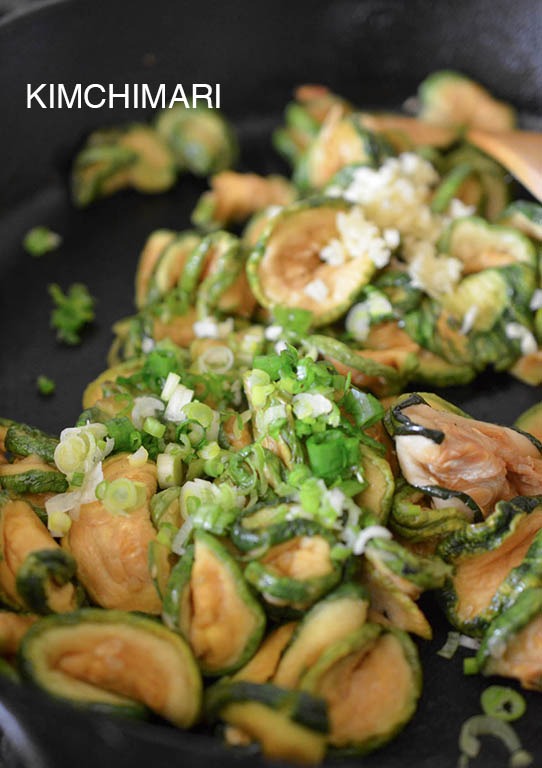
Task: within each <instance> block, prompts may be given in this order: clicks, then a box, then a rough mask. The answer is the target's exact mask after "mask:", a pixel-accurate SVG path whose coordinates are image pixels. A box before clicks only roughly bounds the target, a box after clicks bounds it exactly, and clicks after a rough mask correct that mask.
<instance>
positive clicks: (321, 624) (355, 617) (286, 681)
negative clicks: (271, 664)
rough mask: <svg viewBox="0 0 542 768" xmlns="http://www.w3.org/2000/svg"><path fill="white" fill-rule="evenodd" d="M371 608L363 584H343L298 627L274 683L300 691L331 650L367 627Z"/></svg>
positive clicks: (308, 614) (310, 612)
mask: <svg viewBox="0 0 542 768" xmlns="http://www.w3.org/2000/svg"><path fill="white" fill-rule="evenodd" d="M368 607H369V601H368V594H367V591H366V589H365V587H362V586H361V585H359V584H343V585H342V586H340V587H338V588H337V589H336V590H334V591H333V592H332V593H331V594H329V595H328V596H327V597H325V598H324V599H323V600H320V602H318V603H317V604H316V605H314V606H313V607H312V608H311V610H310V611H309V612H308V613H307V614H306V615H305V616H304V618H303V619H302V621H301V622H300V623H299V624H298V626H297V628H296V630H295V632H294V634H293V636H292V639H291V641H290V643H289V645H288V646H287V648H286V650H285V652H284V654H283V655H282V657H281V660H280V662H279V665H278V667H277V671H276V673H275V676H274V678H273V682H274V683H275V684H276V685H278V686H282V687H283V688H296V687H297V685H298V683H299V681H300V679H301V677H302V675H303V674H304V673H305V671H306V670H308V669H310V668H311V667H312V666H313V664H314V663H315V662H316V661H317V660H318V659H319V658H320V656H321V654H322V653H323V652H324V651H325V649H326V648H327V647H328V646H330V645H332V644H333V643H335V642H337V641H339V640H340V639H341V638H343V637H344V636H345V635H347V634H348V633H349V632H352V631H354V630H355V629H359V628H360V627H362V626H363V624H364V622H365V619H366V617H367V610H368Z"/></svg>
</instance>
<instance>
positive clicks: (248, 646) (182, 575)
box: [162, 530, 266, 677]
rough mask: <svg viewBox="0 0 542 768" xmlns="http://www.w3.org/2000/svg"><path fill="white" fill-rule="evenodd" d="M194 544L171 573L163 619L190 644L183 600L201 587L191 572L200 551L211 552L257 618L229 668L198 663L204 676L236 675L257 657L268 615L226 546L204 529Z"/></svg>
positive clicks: (196, 536) (187, 620) (187, 618)
mask: <svg viewBox="0 0 542 768" xmlns="http://www.w3.org/2000/svg"><path fill="white" fill-rule="evenodd" d="M194 541H195V544H194V545H191V546H189V547H188V548H187V550H186V552H185V554H184V555H183V556H182V558H181V559H180V560H179V562H178V563H177V564H176V565H175V567H174V568H173V569H172V571H171V575H170V578H169V580H168V583H167V587H166V593H165V595H164V600H163V614H162V617H163V619H164V622H165V623H166V625H167V626H168V627H170V628H171V629H173V630H175V631H176V632H179V633H180V634H182V635H183V636H184V637H185V639H186V640H187V642H190V617H189V616H188V617H185V616H183V613H182V606H183V601H184V600H185V599H189V592H187V591H189V590H193V589H197V586H198V585H197V584H196V583H194V582H193V580H192V571H193V568H194V565H195V563H196V559H197V557H198V550H199V551H201V552H205V551H207V553H210V555H211V557H212V558H213V560H214V562H215V564H219V566H220V571H221V575H222V578H223V579H224V581H225V583H227V582H228V581H229V582H230V584H233V586H234V588H235V592H236V594H237V596H238V598H239V599H240V601H241V602H242V603H243V605H244V607H245V609H246V610H247V611H248V612H249V613H250V614H251V615H252V617H253V619H254V629H253V631H252V632H251V634H250V635H249V636H247V637H246V638H245V643H244V645H243V647H242V648H241V650H240V652H239V654H238V656H237V657H236V658H235V660H234V661H232V662H231V663H230V664H229V665H228V666H226V667H221V668H215V667H214V666H211V665H209V664H208V663H206V662H205V661H204V660H199V661H198V663H199V665H200V668H201V670H202V672H203V674H204V675H208V676H212V677H219V676H222V675H227V674H230V673H231V672H235V671H236V670H237V669H239V668H240V667H242V666H243V665H244V664H246V662H247V661H248V660H249V659H250V658H251V657H252V656H253V655H254V653H255V652H256V650H257V649H258V646H259V645H260V642H261V639H262V637H263V634H264V632H265V625H266V616H265V613H264V611H263V608H262V607H261V605H260V603H259V602H258V600H257V599H256V597H255V596H254V594H253V593H252V590H251V588H250V586H249V585H248V583H247V581H246V580H245V578H244V575H243V573H242V571H241V569H240V567H239V565H238V564H237V562H236V561H235V558H234V557H233V555H231V554H230V552H229V551H228V550H227V549H226V547H225V546H224V545H223V544H221V543H220V542H219V541H218V539H216V538H215V537H214V536H212V535H211V534H209V533H206V532H204V531H201V530H197V531H196V533H195V535H194ZM196 655H197V654H196Z"/></svg>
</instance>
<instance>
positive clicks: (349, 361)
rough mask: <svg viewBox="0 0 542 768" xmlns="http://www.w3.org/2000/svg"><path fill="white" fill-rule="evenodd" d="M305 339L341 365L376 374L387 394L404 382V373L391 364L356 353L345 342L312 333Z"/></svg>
mask: <svg viewBox="0 0 542 768" xmlns="http://www.w3.org/2000/svg"><path fill="white" fill-rule="evenodd" d="M307 341H308V343H309V344H312V345H314V346H315V347H316V349H317V350H318V352H319V353H320V354H321V355H324V356H325V357H330V358H332V359H335V360H338V361H339V362H340V363H342V364H343V365H347V366H349V367H350V368H353V369H354V370H356V371H359V372H360V373H364V374H365V375H366V376H378V377H379V378H382V379H384V380H385V381H386V384H387V393H388V394H394V393H396V392H399V391H400V389H401V387H402V385H403V383H404V382H405V375H404V374H402V373H400V372H399V371H397V370H396V369H395V368H392V366H391V365H384V364H383V363H379V362H378V361H377V360H372V359H371V358H369V357H363V354H362V353H363V350H359V352H360V354H356V352H355V350H352V349H351V348H350V347H349V346H348V345H347V344H344V343H343V342H342V341H339V340H338V339H333V338H331V337H330V336H323V335H320V334H313V335H312V336H309V338H308V339H307ZM414 368H415V366H413V368H412V370H414ZM409 373H410V371H409Z"/></svg>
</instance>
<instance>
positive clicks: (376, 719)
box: [301, 623, 421, 754]
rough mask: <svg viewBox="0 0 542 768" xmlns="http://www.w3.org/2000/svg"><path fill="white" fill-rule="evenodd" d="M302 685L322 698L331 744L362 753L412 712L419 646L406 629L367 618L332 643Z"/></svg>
mask: <svg viewBox="0 0 542 768" xmlns="http://www.w3.org/2000/svg"><path fill="white" fill-rule="evenodd" d="M301 687H302V689H303V690H306V691H308V692H310V693H312V694H313V695H317V696H323V698H324V699H325V700H326V701H327V703H328V707H329V718H330V724H331V732H330V735H329V737H328V739H329V743H330V745H331V746H332V747H335V748H336V749H339V750H344V751H346V752H347V753H361V754H365V753H367V752H371V751H372V750H374V749H376V748H377V747H380V746H382V745H383V744H385V743H386V742H387V741H389V740H390V739H391V738H393V737H394V736H395V735H396V734H397V733H398V732H399V731H400V730H401V729H402V728H403V727H404V726H405V725H406V723H407V722H408V721H409V720H410V719H411V717H412V716H413V714H414V712H415V710H416V706H417V702H418V699H419V697H420V693H421V667H420V662H419V659H418V652H417V649H416V646H415V645H414V643H413V642H412V641H411V640H410V638H409V637H408V635H407V634H406V633H404V632H401V631H400V630H396V629H386V628H383V627H380V626H378V625H377V624H371V623H367V624H365V626H364V627H362V628H361V629H359V630H356V631H355V632H352V633H351V634H350V635H346V636H345V637H344V638H343V639H342V640H340V641H338V642H337V643H335V644H334V645H331V646H330V647H329V648H328V649H327V650H326V651H325V653H324V654H322V656H321V657H320V659H319V661H318V662H317V663H316V664H315V665H314V666H313V667H312V668H311V669H310V670H309V671H308V672H307V673H306V675H305V676H304V678H303V679H302V681H301Z"/></svg>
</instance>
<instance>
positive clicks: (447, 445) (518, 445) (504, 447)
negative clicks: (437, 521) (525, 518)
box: [386, 395, 542, 515]
mask: <svg viewBox="0 0 542 768" xmlns="http://www.w3.org/2000/svg"><path fill="white" fill-rule="evenodd" d="M386 426H387V428H388V431H389V432H390V434H391V435H392V436H393V437H394V439H395V447H396V450H397V457H398V459H399V464H400V465H401V470H402V472H403V475H404V476H405V478H406V480H407V482H408V483H410V485H413V486H415V487H419V488H426V487H429V486H438V487H443V488H448V489H451V490H455V491H461V492H463V493H465V494H467V495H468V496H470V497H471V499H472V500H474V502H475V503H476V504H477V505H478V506H479V507H480V509H481V510H482V511H483V513H484V514H485V515H487V514H489V512H491V510H492V509H493V506H494V504H495V503H496V502H497V501H498V500H500V499H511V498H513V497H514V496H516V495H529V496H531V495H536V494H539V493H542V480H541V471H542V457H541V455H540V450H539V447H538V446H537V445H536V444H535V443H536V442H537V441H534V442H533V441H532V440H530V439H529V437H528V436H526V435H524V434H521V433H519V432H517V431H515V430H513V429H509V428H508V427H500V426H497V425H496V424H488V423H486V422H482V421H476V420H474V419H470V418H466V417H465V416H462V415H459V414H457V415H456V414H454V413H452V412H450V411H444V410H439V409H437V408H434V407H431V406H430V405H428V404H427V403H426V402H425V401H424V400H423V398H421V397H420V396H419V395H414V396H411V397H409V398H407V399H405V400H402V402H401V403H400V404H399V405H396V406H395V407H393V408H392V409H391V412H390V413H389V414H388V415H387V417H386ZM538 445H539V444H538ZM435 503H436V501H435ZM445 503H446V500H445V499H443V500H442V502H440V504H442V505H445ZM456 503H458V504H459V499H458V500H457V502H456ZM464 508H465V512H466V513H467V514H468V507H467V506H465V507H464Z"/></svg>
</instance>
